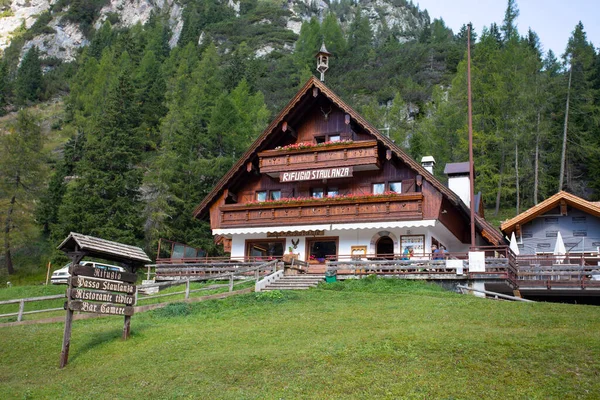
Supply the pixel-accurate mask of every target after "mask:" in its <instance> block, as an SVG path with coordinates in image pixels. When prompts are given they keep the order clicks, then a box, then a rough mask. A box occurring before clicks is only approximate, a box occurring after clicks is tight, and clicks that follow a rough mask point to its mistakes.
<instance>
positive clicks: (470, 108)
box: [467, 23, 476, 248]
mask: <svg viewBox="0 0 600 400" xmlns="http://www.w3.org/2000/svg"><path fill="white" fill-rule="evenodd" d="M471 28H472V27H471V24H470V23H469V25H467V91H468V94H467V103H468V114H469V181H470V183H469V186H470V188H469V189H470V191H471V193H470V194H471V197H470V203H471V204H470V205H469V208H470V210H471V248H473V247H475V244H476V243H475V174H474V171H473V168H474V167H473V105H472V99H471Z"/></svg>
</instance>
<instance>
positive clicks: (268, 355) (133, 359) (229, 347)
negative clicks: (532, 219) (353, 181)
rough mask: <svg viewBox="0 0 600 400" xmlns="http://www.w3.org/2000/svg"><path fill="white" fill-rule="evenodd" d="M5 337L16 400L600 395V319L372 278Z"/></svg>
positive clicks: (2, 352)
mask: <svg viewBox="0 0 600 400" xmlns="http://www.w3.org/2000/svg"><path fill="white" fill-rule="evenodd" d="M121 329H122V319H121V318H119V317H108V318H101V319H94V320H82V321H75V323H74V326H73V335H72V341H71V352H70V361H69V365H68V366H67V368H65V369H64V370H59V369H58V360H59V353H60V346H61V340H62V331H63V324H48V325H37V326H20V327H9V328H0V337H1V338H2V339H1V345H0V360H1V361H0V393H2V396H1V397H2V398H77V399H86V398H110V399H112V398H144V399H150V398H151V399H155V398H159V399H163V398H164V399H170V398H194V399H196V398H198V399H209V398H231V399H246V398H261V399H262V398H269V399H270V398H273V399H296V398H340V397H347V398H374V397H375V398H415V399H507V398H508V399H510V398H513V399H524V398H528V399H549V398H560V399H575V398H577V399H579V398H589V399H594V398H598V395H599V393H600V334H598V332H599V331H600V308H599V307H594V306H581V305H563V304H550V303H511V302H498V301H492V300H485V299H479V298H475V297H472V296H461V295H457V294H454V293H449V292H445V291H442V290H441V289H439V288H438V287H437V286H429V285H426V284H423V283H420V282H405V281H397V280H385V281H381V280H380V281H376V280H371V279H364V280H361V281H353V282H347V283H336V284H329V285H322V286H321V287H320V288H317V289H312V290H308V291H297V292H283V293H281V292H267V293H260V294H254V293H252V294H248V295H240V296H234V297H231V298H228V299H223V300H214V301H207V302H202V303H194V304H182V303H179V304H173V305H171V306H169V307H167V308H164V309H160V310H155V311H152V312H148V313H140V314H137V315H135V316H134V317H133V319H132V337H131V339H130V340H129V341H127V342H123V341H121V340H120V339H119V338H120V335H121Z"/></svg>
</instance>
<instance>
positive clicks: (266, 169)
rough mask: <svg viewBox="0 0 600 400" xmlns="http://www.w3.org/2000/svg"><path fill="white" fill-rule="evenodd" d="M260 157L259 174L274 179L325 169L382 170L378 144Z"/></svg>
mask: <svg viewBox="0 0 600 400" xmlns="http://www.w3.org/2000/svg"><path fill="white" fill-rule="evenodd" d="M258 156H259V167H260V172H261V173H264V174H271V175H273V174H278V173H280V172H285V171H297V170H306V169H319V168H326V167H337V168H339V167H354V169H355V170H360V169H379V168H380V163H379V158H378V151H377V142H376V141H375V140H367V141H360V142H353V143H340V144H339V145H329V146H324V147H312V148H305V149H287V150H267V151H263V152H260V153H258Z"/></svg>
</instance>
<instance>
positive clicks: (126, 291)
mask: <svg viewBox="0 0 600 400" xmlns="http://www.w3.org/2000/svg"><path fill="white" fill-rule="evenodd" d="M78 262H79V260H77V263H75V262H73V263H72V264H71V267H69V272H70V274H71V277H70V278H69V288H68V289H67V301H66V302H65V309H66V310H67V316H66V319H65V331H64V335H63V345H62V351H61V353H60V368H64V367H65V365H67V362H68V360H69V346H70V344H71V326H72V324H73V312H74V311H80V312H89V313H95V314H105V315H122V316H124V317H125V322H124V325H123V340H127V339H128V338H129V330H130V326H131V316H132V315H133V307H132V306H133V304H134V303H135V296H134V294H135V281H136V279H137V276H136V275H135V274H133V273H131V272H120V271H110V270H106V269H101V268H95V267H91V266H83V265H79V263H78Z"/></svg>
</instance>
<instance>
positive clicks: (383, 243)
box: [377, 236, 394, 260]
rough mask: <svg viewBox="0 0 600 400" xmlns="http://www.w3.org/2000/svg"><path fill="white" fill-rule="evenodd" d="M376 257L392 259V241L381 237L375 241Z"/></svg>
mask: <svg viewBox="0 0 600 400" xmlns="http://www.w3.org/2000/svg"><path fill="white" fill-rule="evenodd" d="M377 257H381V258H387V259H388V260H391V259H393V258H394V241H393V240H392V238H390V237H389V236H382V237H380V238H379V240H378V241H377Z"/></svg>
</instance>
